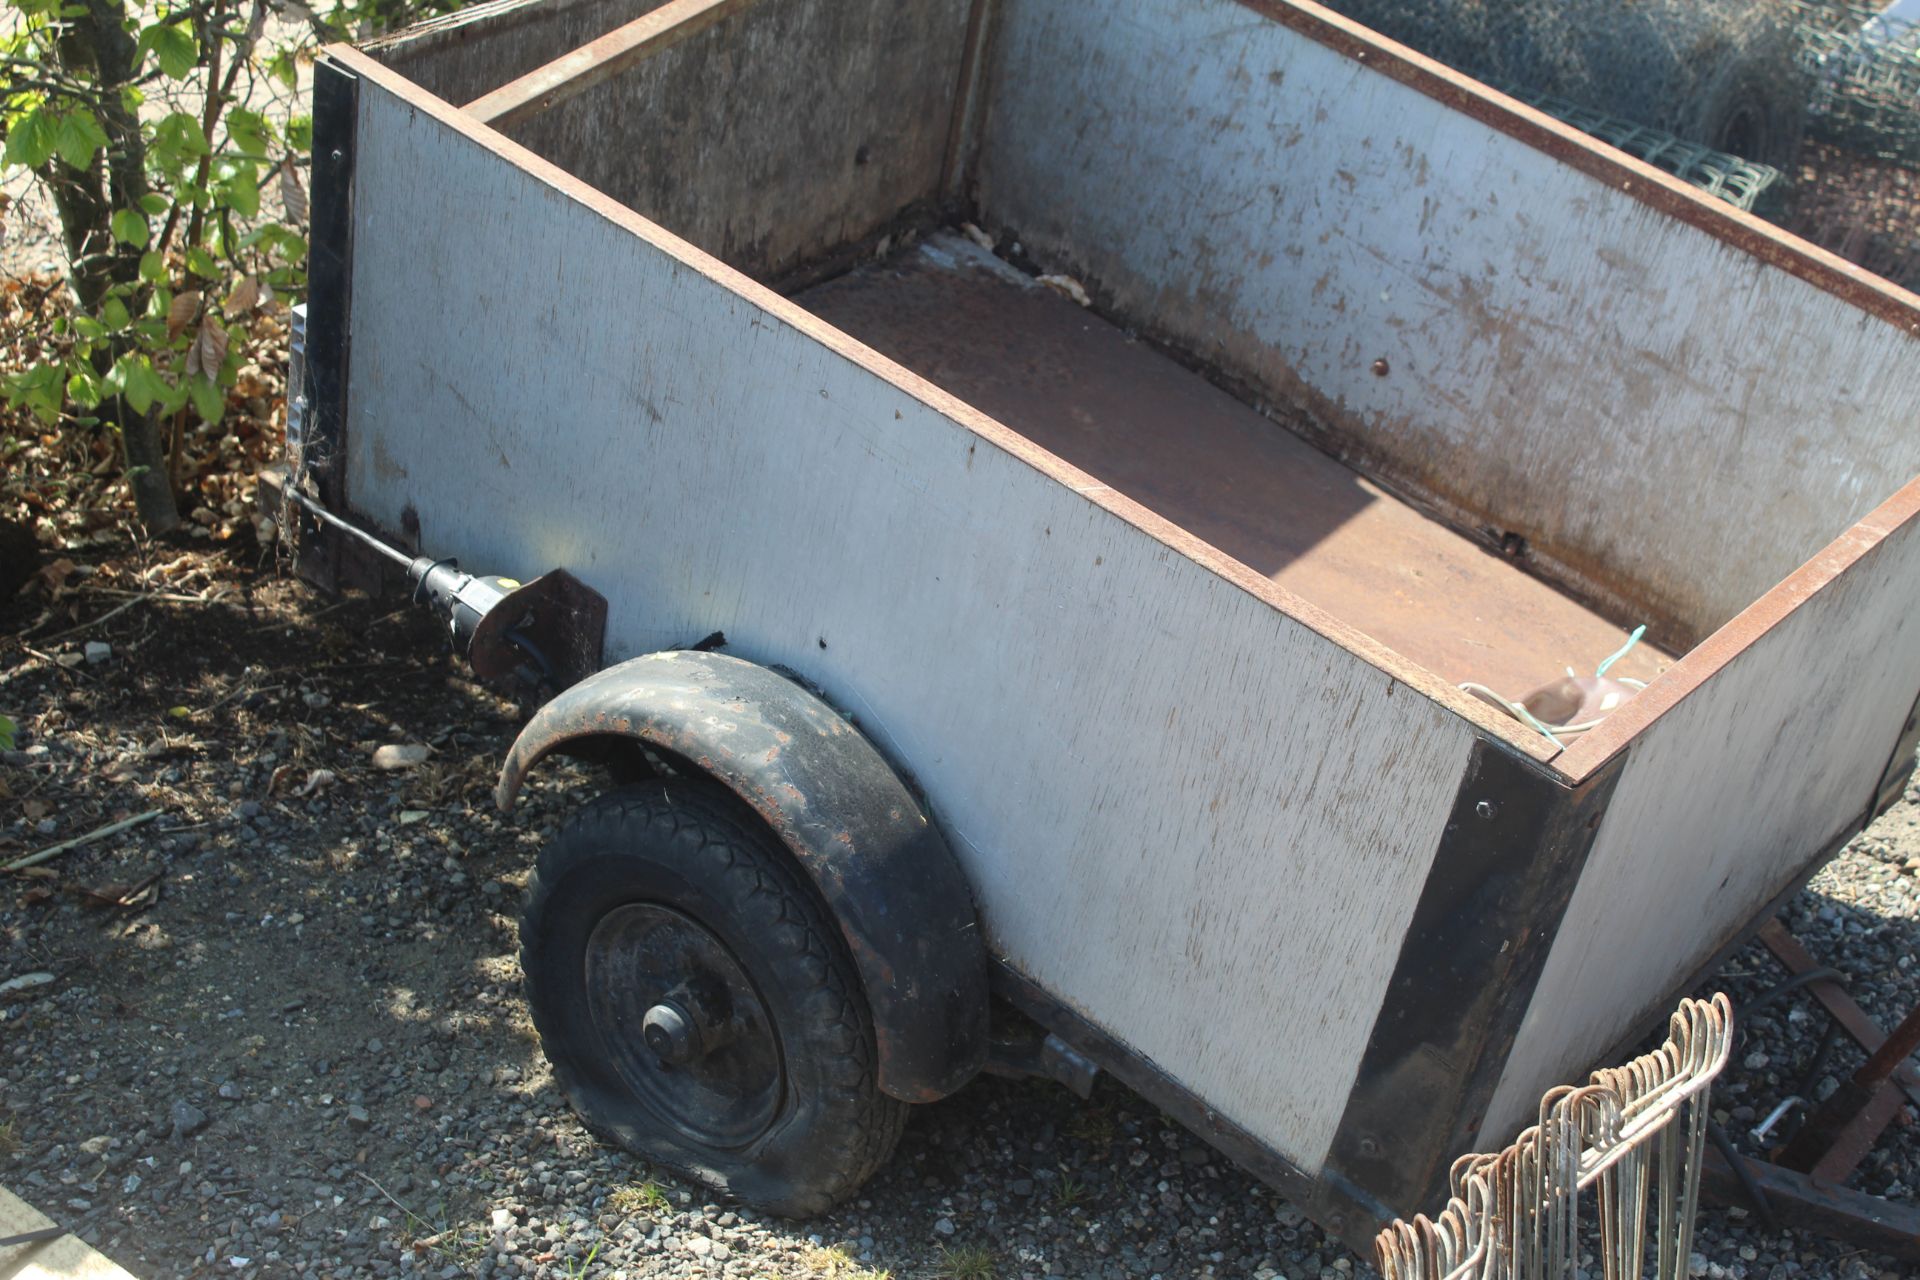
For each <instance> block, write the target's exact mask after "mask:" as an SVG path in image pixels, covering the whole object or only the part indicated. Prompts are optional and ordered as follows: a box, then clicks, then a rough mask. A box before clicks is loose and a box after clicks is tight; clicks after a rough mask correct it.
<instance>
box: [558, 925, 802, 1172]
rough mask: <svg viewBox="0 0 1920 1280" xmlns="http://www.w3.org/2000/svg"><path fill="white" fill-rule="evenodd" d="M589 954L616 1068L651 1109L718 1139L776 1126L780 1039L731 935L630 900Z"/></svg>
mask: <svg viewBox="0 0 1920 1280" xmlns="http://www.w3.org/2000/svg"><path fill="white" fill-rule="evenodd" d="M585 959H586V963H585V970H586V972H585V975H584V976H585V979H586V993H587V1005H588V1010H589V1013H590V1015H591V1017H592V1021H593V1025H594V1028H595V1030H596V1031H598V1032H599V1035H600V1038H601V1042H602V1044H603V1045H604V1047H605V1051H606V1053H607V1057H608V1060H609V1065H611V1066H612V1068H613V1069H614V1071H615V1072H616V1073H617V1074H618V1075H619V1077H620V1080H621V1082H622V1083H623V1084H625V1085H626V1087H627V1088H628V1089H629V1090H631V1091H632V1092H633V1094H634V1096H635V1097H636V1098H637V1099H638V1100H639V1101H640V1102H642V1103H643V1104H644V1105H645V1106H646V1107H647V1109H648V1110H649V1111H651V1112H653V1113H654V1115H656V1116H657V1117H658V1118H659V1119H660V1120H661V1121H663V1122H664V1123H666V1124H668V1125H670V1126H672V1127H673V1128H675V1129H677V1130H679V1131H680V1132H681V1133H683V1134H685V1135H686V1136H687V1137H689V1138H692V1139H694V1140H696V1141H698V1142H702V1143H705V1144H706V1145H708V1146H713V1147H735V1146H743V1145H745V1144H747V1143H750V1142H752V1141H753V1140H754V1139H755V1138H757V1137H759V1136H760V1135H761V1134H762V1133H764V1132H765V1131H766V1129H767V1128H768V1127H769V1126H770V1125H771V1124H772V1123H773V1120H774V1117H775V1115H776V1113H777V1112H778V1110H779V1106H780V1102H781V1098H782V1095H783V1092H784V1080H785V1072H784V1069H783V1064H782V1061H781V1055H780V1045H779V1038H778V1036H777V1034H776V1033H775V1029H774V1026H773V1021H772V1019H771V1018H770V1017H769V1016H768V1015H767V1011H766V1006H765V1004H764V1003H763V1002H762V1000H761V999H760V995H759V992H758V991H757V990H756V989H755V988H754V985H753V982H752V980H751V979H750V978H749V977H748V976H747V973H746V970H745V969H744V968H743V967H742V966H741V964H740V961H739V960H738V958H736V957H735V956H734V954H733V952H732V951H731V950H730V949H729V948H728V947H727V945H726V944H725V943H724V942H722V941H721V940H720V939H719V938H718V937H717V936H715V935H714V934H713V933H712V932H711V931H710V930H708V929H707V928H706V927H705V926H703V925H702V924H700V923H699V922H698V921H696V920H695V919H693V918H692V917H691V916H688V915H685V914H684V913H682V912H679V911H675V910H674V909H672V908H671V907H665V906H661V905H658V904H656V903H631V904H628V905H626V906H622V907H616V908H614V909H613V910H612V911H609V912H608V913H607V914H606V915H604V916H602V917H601V918H600V920H599V922H598V923H597V924H596V925H595V926H594V929H593V932H592V933H591V934H590V935H589V937H588V939H587V947H586V957H585Z"/></svg>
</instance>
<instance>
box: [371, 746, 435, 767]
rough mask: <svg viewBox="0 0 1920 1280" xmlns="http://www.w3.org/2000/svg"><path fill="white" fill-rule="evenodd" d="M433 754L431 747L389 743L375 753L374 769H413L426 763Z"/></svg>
mask: <svg viewBox="0 0 1920 1280" xmlns="http://www.w3.org/2000/svg"><path fill="white" fill-rule="evenodd" d="M432 754H433V749H432V748H431V747H423V746H419V745H417V744H414V743H404V744H402V743H392V742H390V743H388V744H387V745H386V746H383V747H379V748H377V749H376V750H375V751H374V753H373V767H374V768H376V769H411V768H413V767H414V766H415V765H419V764H424V763H426V759H427V757H428V756H430V755H432Z"/></svg>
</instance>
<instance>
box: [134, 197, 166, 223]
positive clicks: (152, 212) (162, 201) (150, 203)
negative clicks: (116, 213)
mask: <svg viewBox="0 0 1920 1280" xmlns="http://www.w3.org/2000/svg"><path fill="white" fill-rule="evenodd" d="M136 203H137V204H139V206H140V211H141V212H142V213H144V214H146V215H147V216H148V217H149V218H157V217H159V216H160V215H161V214H163V213H165V212H166V211H167V210H168V209H170V208H172V207H173V205H172V201H170V200H168V199H167V198H166V197H165V196H163V195H161V194H160V193H159V192H157V191H149V192H147V194H145V195H143V196H141V197H140V199H139V200H138V201H136Z"/></svg>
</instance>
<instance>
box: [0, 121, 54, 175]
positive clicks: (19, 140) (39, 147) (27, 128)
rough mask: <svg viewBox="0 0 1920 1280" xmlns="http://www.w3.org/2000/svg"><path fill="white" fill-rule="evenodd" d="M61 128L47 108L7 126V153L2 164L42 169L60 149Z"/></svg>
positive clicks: (0, 161)
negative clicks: (56, 149) (55, 150)
mask: <svg viewBox="0 0 1920 1280" xmlns="http://www.w3.org/2000/svg"><path fill="white" fill-rule="evenodd" d="M59 141H60V131H59V126H58V125H57V124H56V123H55V122H54V119H53V117H52V116H51V115H49V114H48V113H47V110H46V108H44V107H35V108H34V109H33V110H31V111H29V112H27V114H25V115H24V116H21V117H19V118H18V119H16V120H15V121H14V122H13V123H12V124H10V125H8V126H7V150H6V154H5V155H4V156H0V163H4V164H9V165H15V164H22V165H25V166H26V167H27V168H29V169H38V168H39V167H40V166H41V165H43V164H45V163H46V162H47V160H48V159H49V158H50V157H51V156H52V155H53V152H54V148H55V147H57V146H58V145H59Z"/></svg>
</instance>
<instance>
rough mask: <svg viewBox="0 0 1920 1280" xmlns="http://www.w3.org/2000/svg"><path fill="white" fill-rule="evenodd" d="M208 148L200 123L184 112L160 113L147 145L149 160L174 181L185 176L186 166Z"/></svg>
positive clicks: (209, 148)
mask: <svg viewBox="0 0 1920 1280" xmlns="http://www.w3.org/2000/svg"><path fill="white" fill-rule="evenodd" d="M211 150H212V148H211V147H209V146H207V135H206V134H205V133H204V132H203V131H202V130H201V128H200V122H199V121H198V120H196V119H194V118H193V117H192V116H191V115H188V114H187V113H186V112H184V111H175V112H173V113H172V114H170V115H167V116H163V117H162V118H161V120H160V122H159V123H158V124H156V125H154V126H153V141H152V142H150V143H149V144H148V145H147V155H148V156H149V157H151V158H152V160H153V163H154V164H155V165H156V166H158V167H159V169H160V171H161V172H162V173H164V174H166V175H167V176H168V177H169V178H171V179H173V180H174V181H175V182H178V181H180V180H181V179H182V178H183V177H184V176H185V174H186V171H187V166H188V165H190V164H192V163H193V162H194V161H196V160H198V159H199V158H200V157H201V156H204V155H206V154H207V153H208V152H209V151H211Z"/></svg>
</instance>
